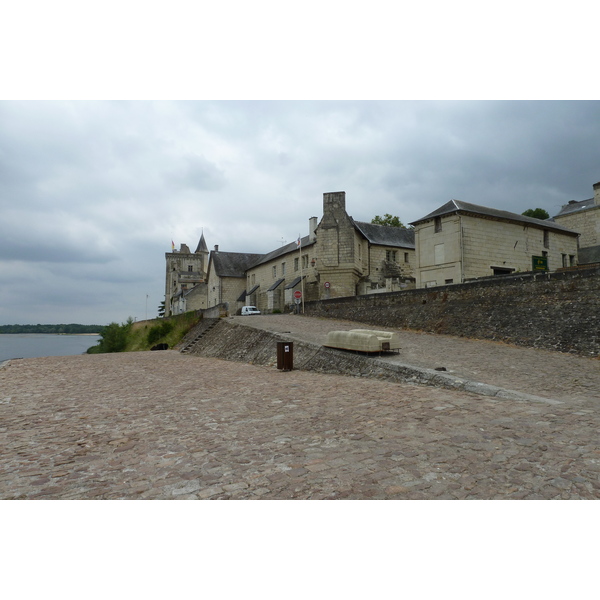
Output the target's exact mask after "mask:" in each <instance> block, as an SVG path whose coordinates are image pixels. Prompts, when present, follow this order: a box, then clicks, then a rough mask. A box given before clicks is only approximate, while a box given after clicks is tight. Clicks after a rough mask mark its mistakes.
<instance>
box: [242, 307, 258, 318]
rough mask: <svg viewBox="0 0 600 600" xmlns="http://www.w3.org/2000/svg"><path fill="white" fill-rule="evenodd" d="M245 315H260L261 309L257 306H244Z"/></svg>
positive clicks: (243, 313)
mask: <svg viewBox="0 0 600 600" xmlns="http://www.w3.org/2000/svg"><path fill="white" fill-rule="evenodd" d="M244 315H260V310H258V308H256V306H242V316H244Z"/></svg>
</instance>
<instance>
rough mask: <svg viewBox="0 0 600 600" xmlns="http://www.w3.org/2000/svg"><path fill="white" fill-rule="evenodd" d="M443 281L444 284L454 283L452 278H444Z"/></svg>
mask: <svg viewBox="0 0 600 600" xmlns="http://www.w3.org/2000/svg"><path fill="white" fill-rule="evenodd" d="M444 283H445V284H446V285H450V284H451V283H454V279H445V280H444Z"/></svg>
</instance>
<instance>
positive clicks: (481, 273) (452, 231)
mask: <svg viewBox="0 0 600 600" xmlns="http://www.w3.org/2000/svg"><path fill="white" fill-rule="evenodd" d="M412 225H414V227H415V236H416V238H415V239H416V242H415V243H416V253H417V263H418V265H419V267H418V269H417V287H432V286H438V285H446V284H451V283H462V282H464V281H468V280H470V279H477V278H479V277H486V276H491V275H506V274H510V273H514V272H518V271H532V270H536V269H538V268H539V269H540V270H556V269H557V268H560V267H563V266H572V265H574V264H576V260H577V258H576V257H577V236H578V234H577V232H575V231H572V230H570V229H568V228H567V227H564V226H562V225H559V224H557V223H554V222H552V221H548V220H541V219H534V218H532V217H525V216H523V215H519V214H516V213H511V212H508V211H505V210H498V209H495V208H489V207H487V206H479V205H477V204H470V203H468V202H462V201H461V200H450V201H449V202H446V204H443V205H442V206H440V207H439V208H438V209H436V210H434V211H433V212H431V213H429V214H428V215H425V216H424V217H422V218H421V219H418V220H417V221H414V222H413V223H412Z"/></svg>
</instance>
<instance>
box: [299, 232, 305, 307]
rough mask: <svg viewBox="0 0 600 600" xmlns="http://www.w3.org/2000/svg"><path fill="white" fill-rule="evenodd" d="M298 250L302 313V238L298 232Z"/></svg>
mask: <svg viewBox="0 0 600 600" xmlns="http://www.w3.org/2000/svg"><path fill="white" fill-rule="evenodd" d="M298 252H299V254H300V285H301V287H302V314H304V276H303V275H302V238H301V237H300V234H298Z"/></svg>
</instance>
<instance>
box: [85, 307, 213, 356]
mask: <svg viewBox="0 0 600 600" xmlns="http://www.w3.org/2000/svg"><path fill="white" fill-rule="evenodd" d="M201 319H202V316H198V315H197V314H196V313H195V312H189V313H184V314H182V315H176V316H173V317H168V318H166V319H153V320H152V321H143V322H141V323H130V322H127V323H124V324H122V325H118V324H116V323H111V324H110V325H108V326H107V327H105V328H104V331H103V332H101V335H103V336H104V335H105V332H106V334H108V336H109V343H106V341H105V339H104V338H102V339H101V340H100V342H99V343H98V345H96V346H92V347H91V348H89V349H88V350H87V353H88V354H98V353H103V352H144V351H146V350H150V348H152V346H155V345H156V344H162V343H164V344H168V345H169V348H173V347H174V346H176V345H177V344H178V343H179V342H180V341H181V340H182V338H183V337H184V336H185V334H186V333H188V331H189V330H190V329H191V328H192V327H194V326H195V325H197V324H198V323H199V322H200V320H201ZM114 338H116V343H115V342H113V339H114Z"/></svg>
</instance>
